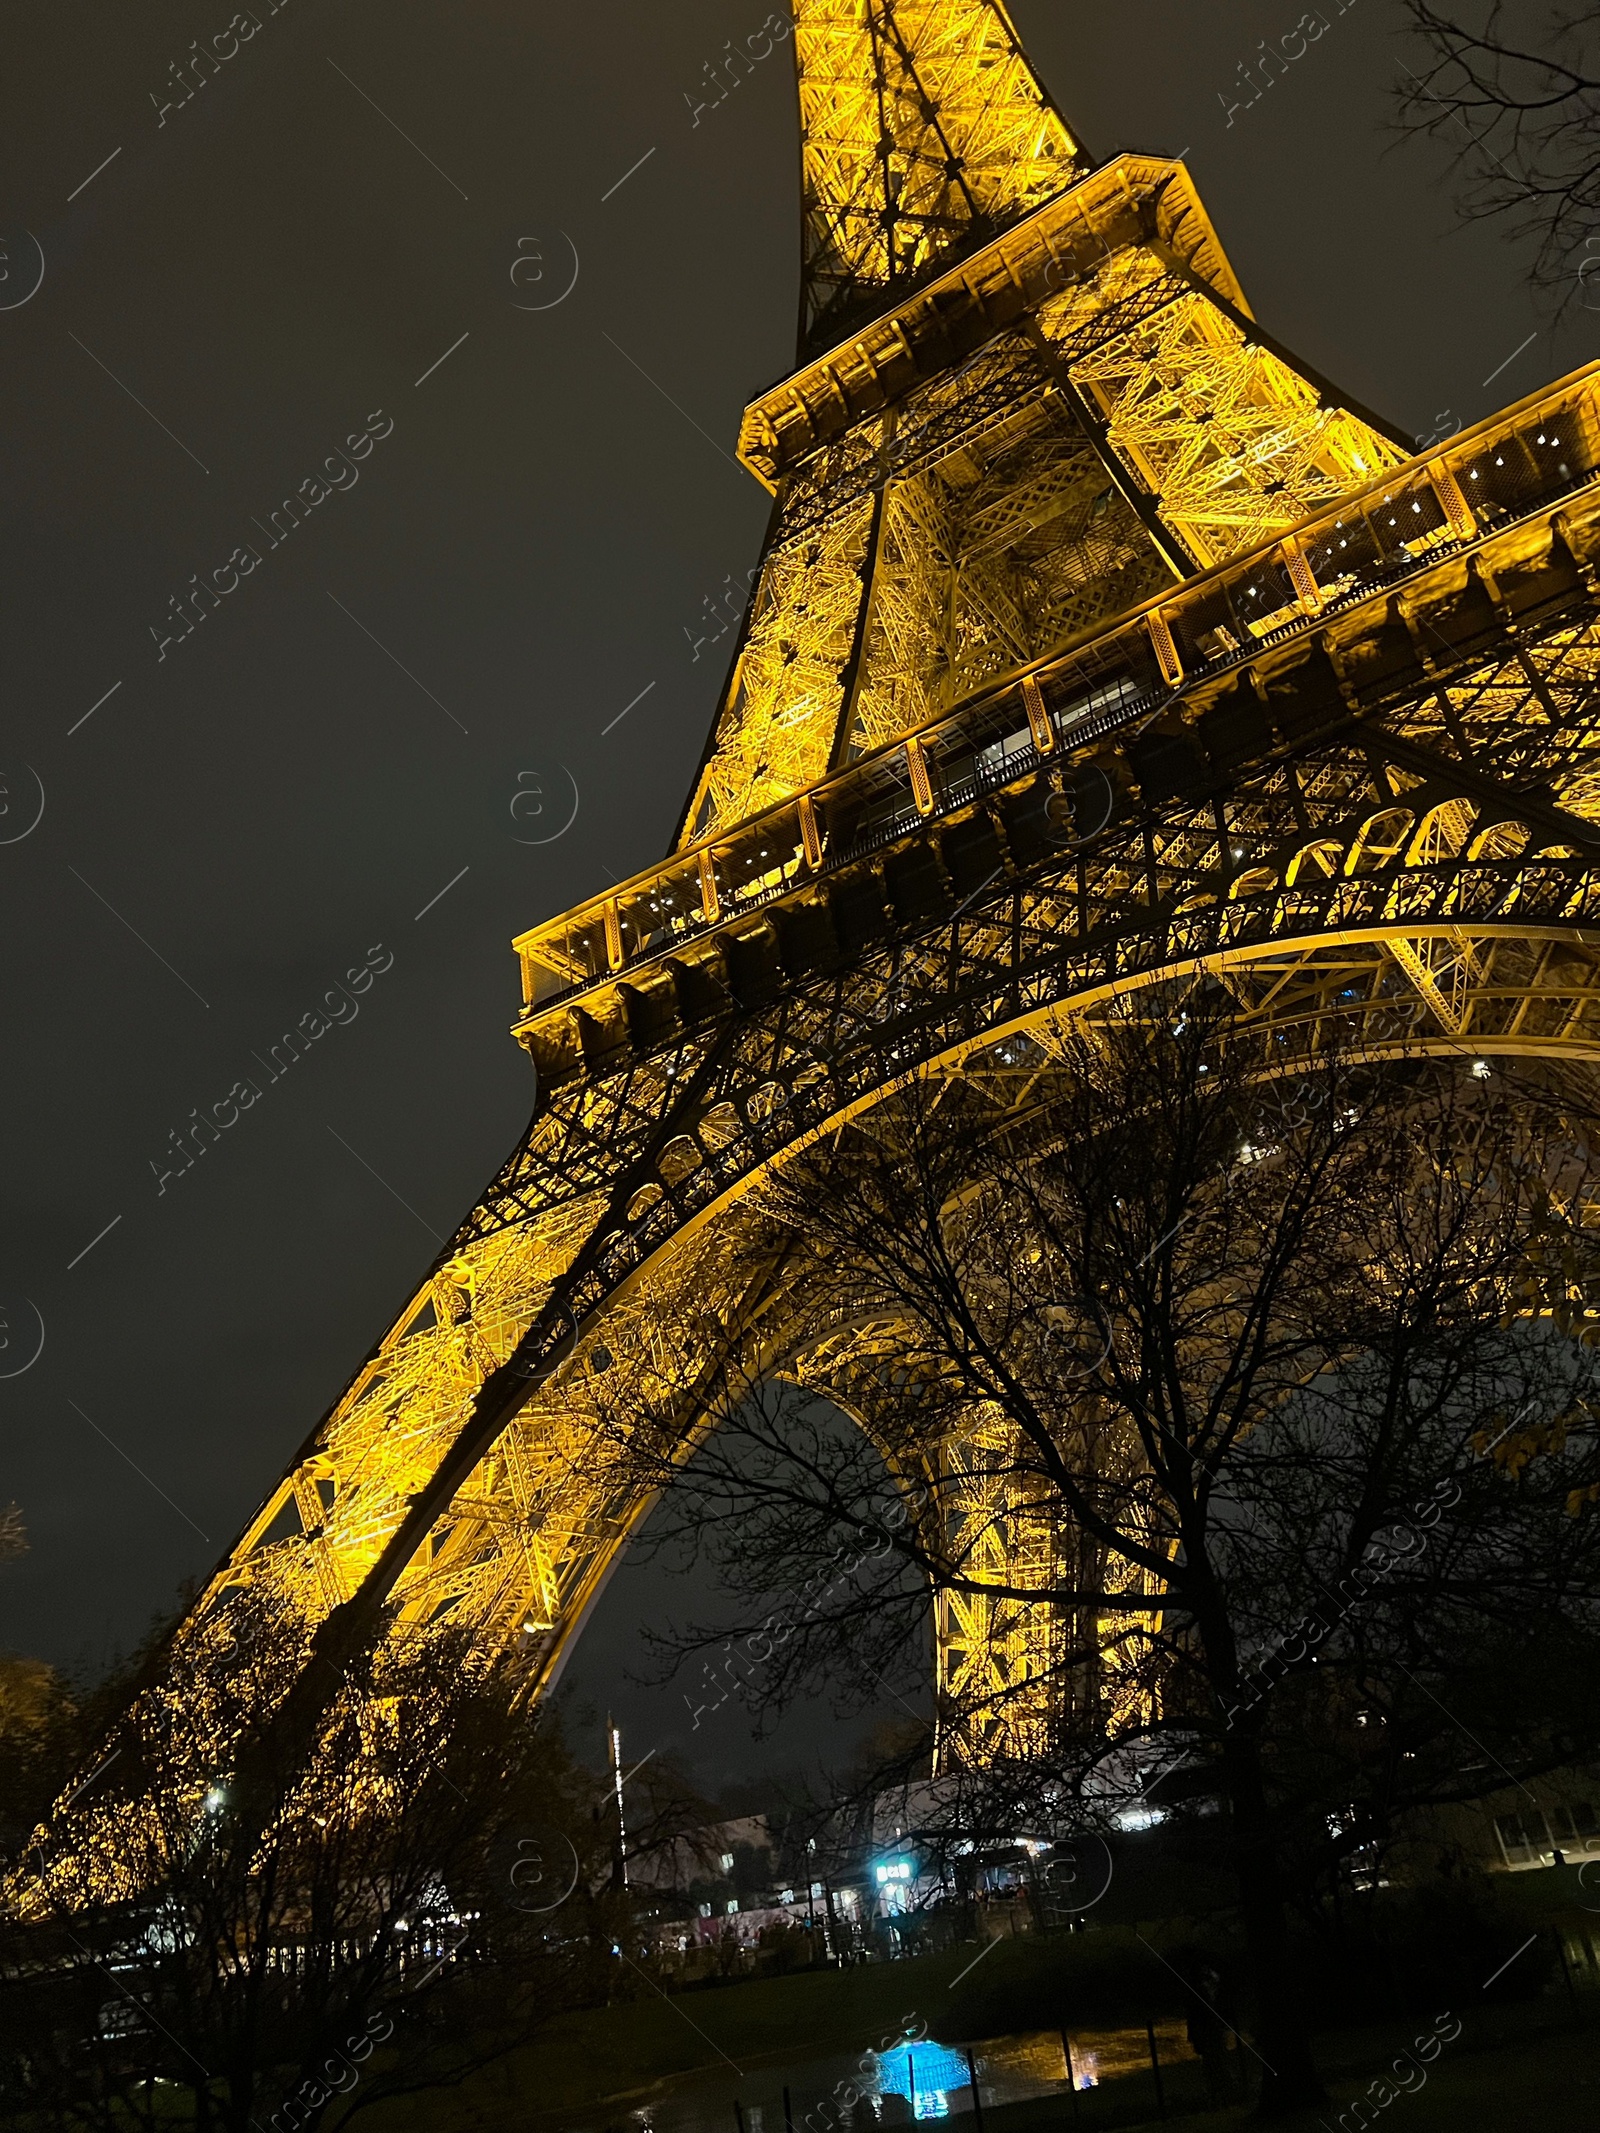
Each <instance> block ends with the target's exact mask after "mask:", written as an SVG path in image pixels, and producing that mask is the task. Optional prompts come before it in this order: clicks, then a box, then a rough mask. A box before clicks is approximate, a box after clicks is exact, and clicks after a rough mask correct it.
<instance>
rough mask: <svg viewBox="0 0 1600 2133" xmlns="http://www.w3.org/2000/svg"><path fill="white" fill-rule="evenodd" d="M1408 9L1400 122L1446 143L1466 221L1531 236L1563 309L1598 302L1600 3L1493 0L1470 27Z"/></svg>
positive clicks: (1425, 6)
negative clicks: (1408, 50) (1415, 42)
mask: <svg viewBox="0 0 1600 2133" xmlns="http://www.w3.org/2000/svg"><path fill="white" fill-rule="evenodd" d="M1406 12H1407V14H1408V15H1409V16H1410V19H1411V23H1412V26H1413V28H1414V30H1415V31H1416V34H1417V36H1418V37H1419V38H1420V40H1421V51H1422V55H1423V56H1422V57H1421V59H1420V61H1419V65H1420V71H1417V70H1414V69H1412V68H1409V67H1408V68H1406V70H1405V79H1404V82H1403V86H1402V88H1401V91H1400V114H1401V122H1402V124H1403V126H1404V127H1405V128H1406V129H1407V130H1409V131H1412V132H1415V133H1421V134H1427V135H1430V136H1432V137H1434V138H1435V139H1437V140H1438V141H1440V142H1441V143H1442V144H1443V145H1444V146H1445V147H1446V148H1447V149H1448V150H1449V152H1450V154H1451V157H1452V160H1453V162H1454V164H1455V166H1456V169H1457V171H1458V173H1459V174H1460V177H1461V179H1462V192H1461V211H1462V213H1463V215H1464V216H1465V217H1466V219H1468V220H1469V221H1486V220H1494V221H1498V222H1502V223H1503V224H1504V226H1505V229H1506V232H1507V234H1508V235H1509V236H1511V237H1513V238H1518V239H1525V240H1528V241H1530V242H1531V243H1532V244H1533V246H1534V270H1533V279H1534V283H1535V285H1536V286H1537V287H1538V288H1540V289H1542V290H1544V291H1545V292H1546V293H1547V294H1550V295H1552V296H1553V297H1554V298H1555V299H1556V303H1557V309H1558V311H1565V310H1568V309H1569V308H1571V307H1572V306H1574V305H1576V306H1579V307H1581V308H1582V309H1584V310H1588V311H1594V310H1600V9H1597V8H1596V7H1595V6H1594V5H1593V4H1592V0H1588V4H1584V5H1580V6H1572V7H1552V8H1543V7H1541V8H1539V9H1537V10H1535V9H1534V8H1533V7H1532V6H1530V5H1527V4H1524V5H1522V6H1521V7H1519V8H1515V9H1508V8H1507V7H1506V6H1505V4H1504V0H1493V4H1492V5H1490V7H1489V8H1488V11H1487V14H1486V15H1485V16H1484V17H1483V20H1482V24H1481V27H1477V28H1474V27H1472V26H1470V25H1469V23H1468V22H1467V21H1465V20H1464V19H1463V10H1462V9H1461V8H1459V7H1455V6H1450V7H1445V6H1440V5H1439V4H1438V0H1406Z"/></svg>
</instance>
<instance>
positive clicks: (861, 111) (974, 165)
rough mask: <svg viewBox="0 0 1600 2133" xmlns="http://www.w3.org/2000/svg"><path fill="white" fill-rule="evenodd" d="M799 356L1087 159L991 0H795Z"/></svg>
mask: <svg viewBox="0 0 1600 2133" xmlns="http://www.w3.org/2000/svg"><path fill="white" fill-rule="evenodd" d="M795 55H796V61H797V65H798V68H799V78H800V126H801V147H802V164H803V194H804V200H803V207H804V233H805V234H804V273H803V286H802V297H801V323H800V354H801V358H802V360H804V358H805V357H806V356H807V355H808V354H811V353H814V352H816V351H817V350H819V349H821V348H823V347H826V346H828V345H829V344H830V343H831V342H832V341H833V340H835V339H836V338H838V337H839V336H840V335H841V334H842V333H844V332H846V331H848V329H849V327H850V325H851V324H852V323H853V322H854V321H855V320H856V319H858V318H860V317H863V316H865V315H867V314H869V313H870V312H871V311H872V310H874V309H876V308H881V306H882V304H883V303H884V302H885V301H886V300H893V299H894V298H895V297H896V296H898V295H899V294H900V293H901V292H902V291H904V290H907V289H910V288H913V287H915V286H916V285H917V284H918V283H919V282H920V281H922V280H924V279H925V278H926V277H927V276H928V275H929V274H930V273H932V272H934V271H936V270H937V269H938V268H939V267H940V266H941V265H943V264H945V263H947V262H948V261H949V260H951V259H952V258H954V257H956V256H958V255H959V254H960V253H961V252H962V251H964V250H966V249H967V248H969V247H970V246H972V245H973V244H976V243H982V242H985V241H987V240H988V239H989V238H990V237H992V236H993V235H994V234H995V233H996V232H997V231H999V230H1001V229H1004V228H1007V227H1009V226H1010V225H1011V224H1012V223H1014V222H1017V221H1020V220H1021V219H1023V218H1024V217H1025V216H1027V215H1029V214H1031V213H1032V212H1033V211H1034V209H1036V208H1037V207H1039V206H1040V205H1042V204H1043V202H1044V201H1046V200H1048V199H1051V198H1052V197H1053V196H1054V195H1055V194H1057V193H1059V192H1061V191H1062V190H1063V189H1064V188H1065V187H1067V186H1068V185H1070V184H1071V183H1072V182H1073V181H1074V179H1075V178H1077V177H1080V176H1081V175H1082V174H1083V173H1084V172H1085V171H1086V170H1087V169H1088V167H1089V158H1088V157H1087V155H1086V154H1085V152H1084V150H1083V148H1082V147H1081V145H1080V144H1079V142H1078V141H1077V140H1076V138H1075V137H1074V135H1073V134H1072V132H1071V130H1070V128H1069V127H1068V125H1067V123H1066V121H1065V120H1064V119H1063V118H1062V116H1061V114H1060V112H1059V111H1057V109H1056V108H1055V106H1054V104H1053V103H1052V102H1051V101H1050V98H1049V96H1048V95H1047V94H1046V92H1045V90H1044V88H1043V87H1042V85H1041V84H1040V82H1039V81H1038V79H1037V77H1036V76H1035V74H1034V72H1033V69H1032V67H1031V66H1030V65H1029V63H1028V59H1027V55H1026V54H1025V53H1024V51H1023V49H1022V46H1021V43H1020V41H1019V40H1018V37H1017V34H1016V31H1015V29H1014V28H1013V27H1012V23H1011V20H1010V17H1009V16H1008V14H1007V13H1006V10H1005V8H1004V7H1003V6H1002V5H1000V0H796V5H795Z"/></svg>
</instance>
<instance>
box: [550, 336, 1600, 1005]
mask: <svg viewBox="0 0 1600 2133" xmlns="http://www.w3.org/2000/svg"><path fill="white" fill-rule="evenodd" d="M1597 388H1600V363H1596V364H1590V365H1588V366H1586V367H1585V368H1584V369H1582V370H1580V371H1577V372H1575V373H1573V375H1572V376H1571V377H1569V378H1566V379H1563V380H1562V381H1560V382H1559V383H1558V384H1556V385H1554V386H1551V387H1549V388H1548V389H1547V390H1545V391H1544V392H1543V393H1540V394H1536V395H1533V396H1532V397H1531V398H1530V399H1528V400H1525V401H1523V402H1521V403H1519V404H1518V405H1517V406H1516V407H1513V408H1511V409H1509V410H1507V411H1506V412H1505V413H1504V414H1503V415H1500V416H1497V417H1494V418H1491V420H1489V421H1487V422H1484V423H1480V424H1478V425H1477V427H1476V428H1474V429H1472V430H1469V431H1466V432H1464V433H1463V434H1462V435H1461V436H1460V437H1456V438H1452V439H1450V440H1449V441H1448V442H1446V443H1444V444H1442V445H1439V446H1437V447H1435V448H1433V449H1431V450H1429V451H1427V452H1424V453H1421V454H1419V455H1418V456H1417V457H1416V458H1415V459H1413V460H1408V461H1407V462H1406V464H1405V465H1404V466H1402V467H1399V468H1395V469H1393V470H1391V471H1390V472H1389V473H1388V474H1387V475H1386V476H1384V477H1383V478H1382V479H1381V480H1379V481H1375V482H1373V483H1371V484H1370V485H1369V486H1368V487H1367V488H1365V489H1361V490H1358V491H1354V492H1352V493H1351V494H1350V495H1349V496H1346V497H1345V498H1343V499H1341V501H1340V502H1339V503H1338V504H1336V505H1333V506H1330V507H1329V508H1328V509H1327V510H1326V511H1323V512H1321V513H1319V514H1318V515H1317V516H1316V517H1314V518H1312V519H1309V520H1307V521H1306V522H1304V523H1303V524H1302V525H1301V526H1299V527H1297V528H1296V529H1295V530H1294V532H1293V533H1292V534H1290V535H1289V536H1287V537H1286V538H1284V539H1283V540H1280V541H1278V542H1276V543H1274V544H1272V545H1271V546H1268V547H1265V548H1261V549H1257V550H1256V551H1255V552H1254V553H1253V554H1251V555H1249V556H1246V557H1243V558H1241V559H1239V560H1238V561H1236V562H1232V563H1227V564H1222V565H1219V566H1218V567H1217V568H1215V569H1213V570H1210V571H1208V572H1206V573H1205V574H1204V575H1203V576H1200V577H1196V578H1192V579H1190V580H1188V581H1187V582H1186V583H1185V584H1183V585H1180V586H1177V587H1174V589H1173V590H1172V591H1171V592H1169V593H1166V594H1163V595H1161V596H1159V597H1158V598H1157V599H1155V600H1151V601H1147V602H1146V603H1145V604H1144V605H1143V606H1142V607H1140V608H1138V609H1135V610H1134V611H1133V612H1132V613H1131V614H1130V615H1127V616H1124V617H1121V618H1119V619H1118V620H1117V621H1116V622H1115V623H1113V624H1111V625H1110V626H1109V627H1108V628H1106V629H1104V630H1103V631H1102V632H1101V633H1100V634H1099V635H1098V636H1096V637H1094V638H1092V639H1090V640H1089V641H1088V642H1086V643H1084V644H1081V645H1079V646H1076V647H1074V648H1073V649H1071V650H1069V651H1066V652H1063V653H1061V654H1058V655H1051V656H1050V657H1048V658H1046V659H1043V660H1041V661H1039V662H1038V663H1037V664H1036V665H1035V666H1034V667H1033V668H1032V669H1031V670H1030V671H1028V672H1026V673H1018V674H1011V675H1008V676H1007V677H1005V678H1004V679H1003V680H1001V681H998V682H996V683H994V684H991V685H990V686H988V687H987V688H985V689H983V690H980V691H979V692H977V693H976V694H975V695H974V696H973V697H971V698H969V699H968V701H967V702H966V703H964V704H962V705H961V706H959V707H958V708H957V709H956V710H955V711H953V712H951V713H949V714H947V715H945V716H944V717H942V718H940V719H939V720H938V721H936V722H934V723H933V724H931V725H929V726H926V727H923V728H921V729H920V730H918V731H917V732H915V733H912V734H908V735H907V736H905V737H904V738H903V739H901V740H898V741H896V742H894V743H893V744H891V745H890V746H888V747H885V748H883V749H880V750H878V751H877V752H876V753H874V754H872V755H870V756H864V757H862V758H861V759H860V760H859V761H857V762H856V763H853V764H852V765H850V766H849V768H847V769H845V770H842V771H840V772H838V773H837V774H835V775H834V776H832V777H830V778H828V779H826V780H824V781H823V782H822V783H820V784H818V785H816V786H814V787H812V788H811V789H810V790H809V791H808V792H805V793H802V794H799V795H797V796H795V797H794V798H792V799H788V800H785V801H783V802H781V803H779V804H778V805H776V806H774V807H771V808H768V809H766V810H765V811H764V812H763V813H761V814H759V815H756V816H753V817H752V818H751V819H750V820H749V821H747V822H743V823H740V824H738V825H736V826H734V827H733V828H731V829H729V830H728V831H726V832H725V833H723V834H721V835H714V836H712V837H710V838H708V839H706V840H705V841H704V842H702V843H701V844H699V845H696V846H691V847H690V848H688V849H687V850H684V851H680V852H675V853H673V854H672V855H671V857H670V858H668V859H665V860H663V861H662V862H661V863H660V864H659V865H657V866H655V867H653V868H651V869H650V870H649V871H648V872H646V873H644V874H640V875H637V876H635V878H634V879H633V880H632V881H629V882H625V883H623V884H622V885H621V887H619V888H618V889H616V890H614V891H613V892H612V893H611V894H610V895H608V896H604V897H599V898H596V899H594V900H593V901H592V902H590V903H587V904H584V905H580V906H579V907H578V908H577V909H576V910H575V911H572V912H569V913H567V914H565V915H564V916H562V917H561V918H558V919H555V920H552V921H550V922H548V923H547V924H545V925H542V926H538V927H535V928H534V929H533V930H532V931H531V932H528V933H525V934H523V935H521V936H520V937H519V938H518V940H517V941H516V942H515V943H514V944H513V945H514V947H515V948H516V950H517V953H518V954H519V956H520V957H521V959H522V970H523V998H524V1003H525V1009H524V1015H523V1017H522V1024H526V1022H527V1021H528V1020H530V1019H533V1018H535V1017H537V1016H539V1015H542V1014H543V1013H544V1012H545V1011H546V1010H547V1009H549V1008H552V1007H555V1006H558V1005H559V1004H561V1003H562V1002H563V1001H567V1000H570V999H572V998H573V997H575V996H576V995H578V994H580V993H582V992H584V991H586V990H588V989H589V988H590V987H591V986H593V985H596V984H598V983H603V982H606V981H608V980H611V979H614V978H616V977H618V976H619V975H623V974H626V973H631V972H634V971H637V970H638V969H640V968H641V967H642V966H644V965H646V964H648V963H650V962H652V961H654V960H656V959H657V958H658V957H661V956H664V955H670V954H673V953H674V952H676V951H678V950H680V949H682V948H684V947H686V946H688V945H689V944H690V943H692V942H693V941H695V940H697V939H699V938H702V937H703V936H705V935H707V934H709V933H711V932H713V931H714V930H717V929H719V928H721V927H725V926H727V925H729V924H730V923H737V922H738V921H739V920H740V919H742V918H744V917H747V916H752V915H754V914H755V913H756V912H759V911H760V910H762V909H763V908H764V907H765V906H767V905H769V904H772V903H774V902H776V901H778V900H779V899H780V898H783V897H786V896H790V895H792V894H793V892H794V891H795V889H796V888H797V886H799V885H801V884H802V883H804V882H806V881H808V880H820V879H824V878H826V877H827V876H828V875H829V874H832V873H834V872H836V871H837V870H838V869H839V868H841V867H844V866H846V865H849V864H851V863H853V862H856V861H859V860H860V859H862V858H864V857H869V856H870V855H871V854H872V853H873V852H875V851H878V850H881V849H883V848H884V847H885V846H888V845H891V844H894V843H897V842H899V841H901V840H902V839H904V838H905V837H906V835H907V834H908V832H910V831H911V830H913V829H915V828H916V827H917V826H918V825H919V824H921V825H924V826H926V825H929V824H932V823H934V822H937V821H939V820H940V819H942V818H944V817H947V816H949V815H951V814H954V813H957V812H959V811H960V810H962V809H964V808H969V807H971V806H972V805H973V803H974V802H975V801H977V800H981V799H982V798H984V797H985V796H986V795H987V794H989V793H992V792H996V791H999V790H1002V789H1004V788H1005V787H1007V786H1011V785H1015V784H1017V783H1019V782H1020V781H1021V780H1023V779H1025V778H1027V777H1030V776H1031V775H1032V774H1033V773H1034V772H1036V771H1037V770H1038V769H1039V768H1040V767H1041V766H1043V765H1045V764H1047V763H1049V762H1051V761H1053V760H1055V759H1056V758H1057V756H1058V755H1059V753H1060V752H1061V751H1063V750H1078V749H1081V748H1082V747H1084V746H1085V745H1087V744H1092V743H1094V742H1096V741H1098V740H1101V739H1103V738H1105V737H1107V736H1109V735H1111V734H1113V733H1115V732H1117V731H1118V730H1120V729H1125V728H1126V727H1127V726H1129V725H1130V724H1133V723H1136V722H1137V721H1138V720H1140V719H1143V718H1147V717H1148V716H1149V715H1150V714H1151V713H1153V712H1159V711H1160V710H1161V709H1162V708H1163V706H1165V705H1166V704H1168V703H1170V702H1172V701H1173V700H1174V699H1175V698H1176V697H1177V696H1178V695H1180V694H1181V693H1182V692H1183V691H1185V690H1186V689H1188V688H1189V687H1191V686H1192V685H1193V684H1194V683H1195V682H1196V681H1200V680H1206V679H1211V678H1214V677H1216V676H1218V675H1220V674H1223V673H1225V672H1226V671H1227V670H1228V669H1229V668H1230V667H1237V666H1241V665H1243V664H1245V663H1246V662H1247V661H1248V660H1249V659H1251V658H1252V657H1253V656H1254V655H1255V654H1257V653H1258V652H1260V651H1261V650H1263V649H1266V648H1269V647H1271V646H1274V645H1277V644H1280V643H1283V642H1285V641H1287V640H1289V639H1290V638H1293V637H1295V636H1297V635H1303V634H1306V633H1308V632H1311V631H1314V630H1317V629H1319V628H1321V627H1322V626H1323V625H1324V624H1325V623H1326V622H1327V621H1328V620H1329V619H1330V618H1331V617H1333V616H1336V615H1338V614H1339V613H1340V612H1341V611H1343V610H1344V609H1346V608H1349V607H1351V606H1353V605H1355V604H1356V603H1358V602H1360V601H1364V600H1367V599H1369V598H1371V597H1372V595H1373V594H1374V593H1378V592H1384V591H1392V590H1394V589H1396V588H1398V587H1400V586H1402V585H1404V584H1405V583H1406V582H1407V581H1408V580H1410V579H1412V578H1414V577H1417V576H1419V575H1420V574H1421V573H1422V572H1424V571H1426V570H1428V569H1430V568H1431V567H1432V566H1433V565H1435V564H1436V563H1438V562H1440V561H1441V560H1443V559H1446V558H1448V557H1450V556H1453V555H1459V554H1463V553H1466V552H1467V551H1469V550H1471V549H1472V548H1473V547H1474V546H1475V545H1476V544H1477V543H1478V542H1479V541H1480V540H1481V539H1482V538H1484V537H1485V536H1486V535H1491V534H1496V533H1500V532H1503V531H1505V530H1506V529H1507V528H1508V527H1510V526H1512V525H1514V524H1515V523H1517V522H1518V521H1519V520H1523V519H1527V518H1529V517H1532V516H1534V515H1536V514H1540V513H1544V512H1548V511H1549V510H1550V509H1551V507H1552V506H1554V505H1555V504H1557V503H1559V502H1560V501H1561V499H1562V498H1563V497H1564V496H1566V495H1568V494H1570V493H1572V492H1574V491H1576V490H1578V489H1580V488H1583V487H1585V486H1587V485H1588V484H1589V483H1590V482H1592V481H1593V480H1594V479H1595V476H1596V470H1597V467H1600V398H1597ZM519 1026H521V1025H519Z"/></svg>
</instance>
